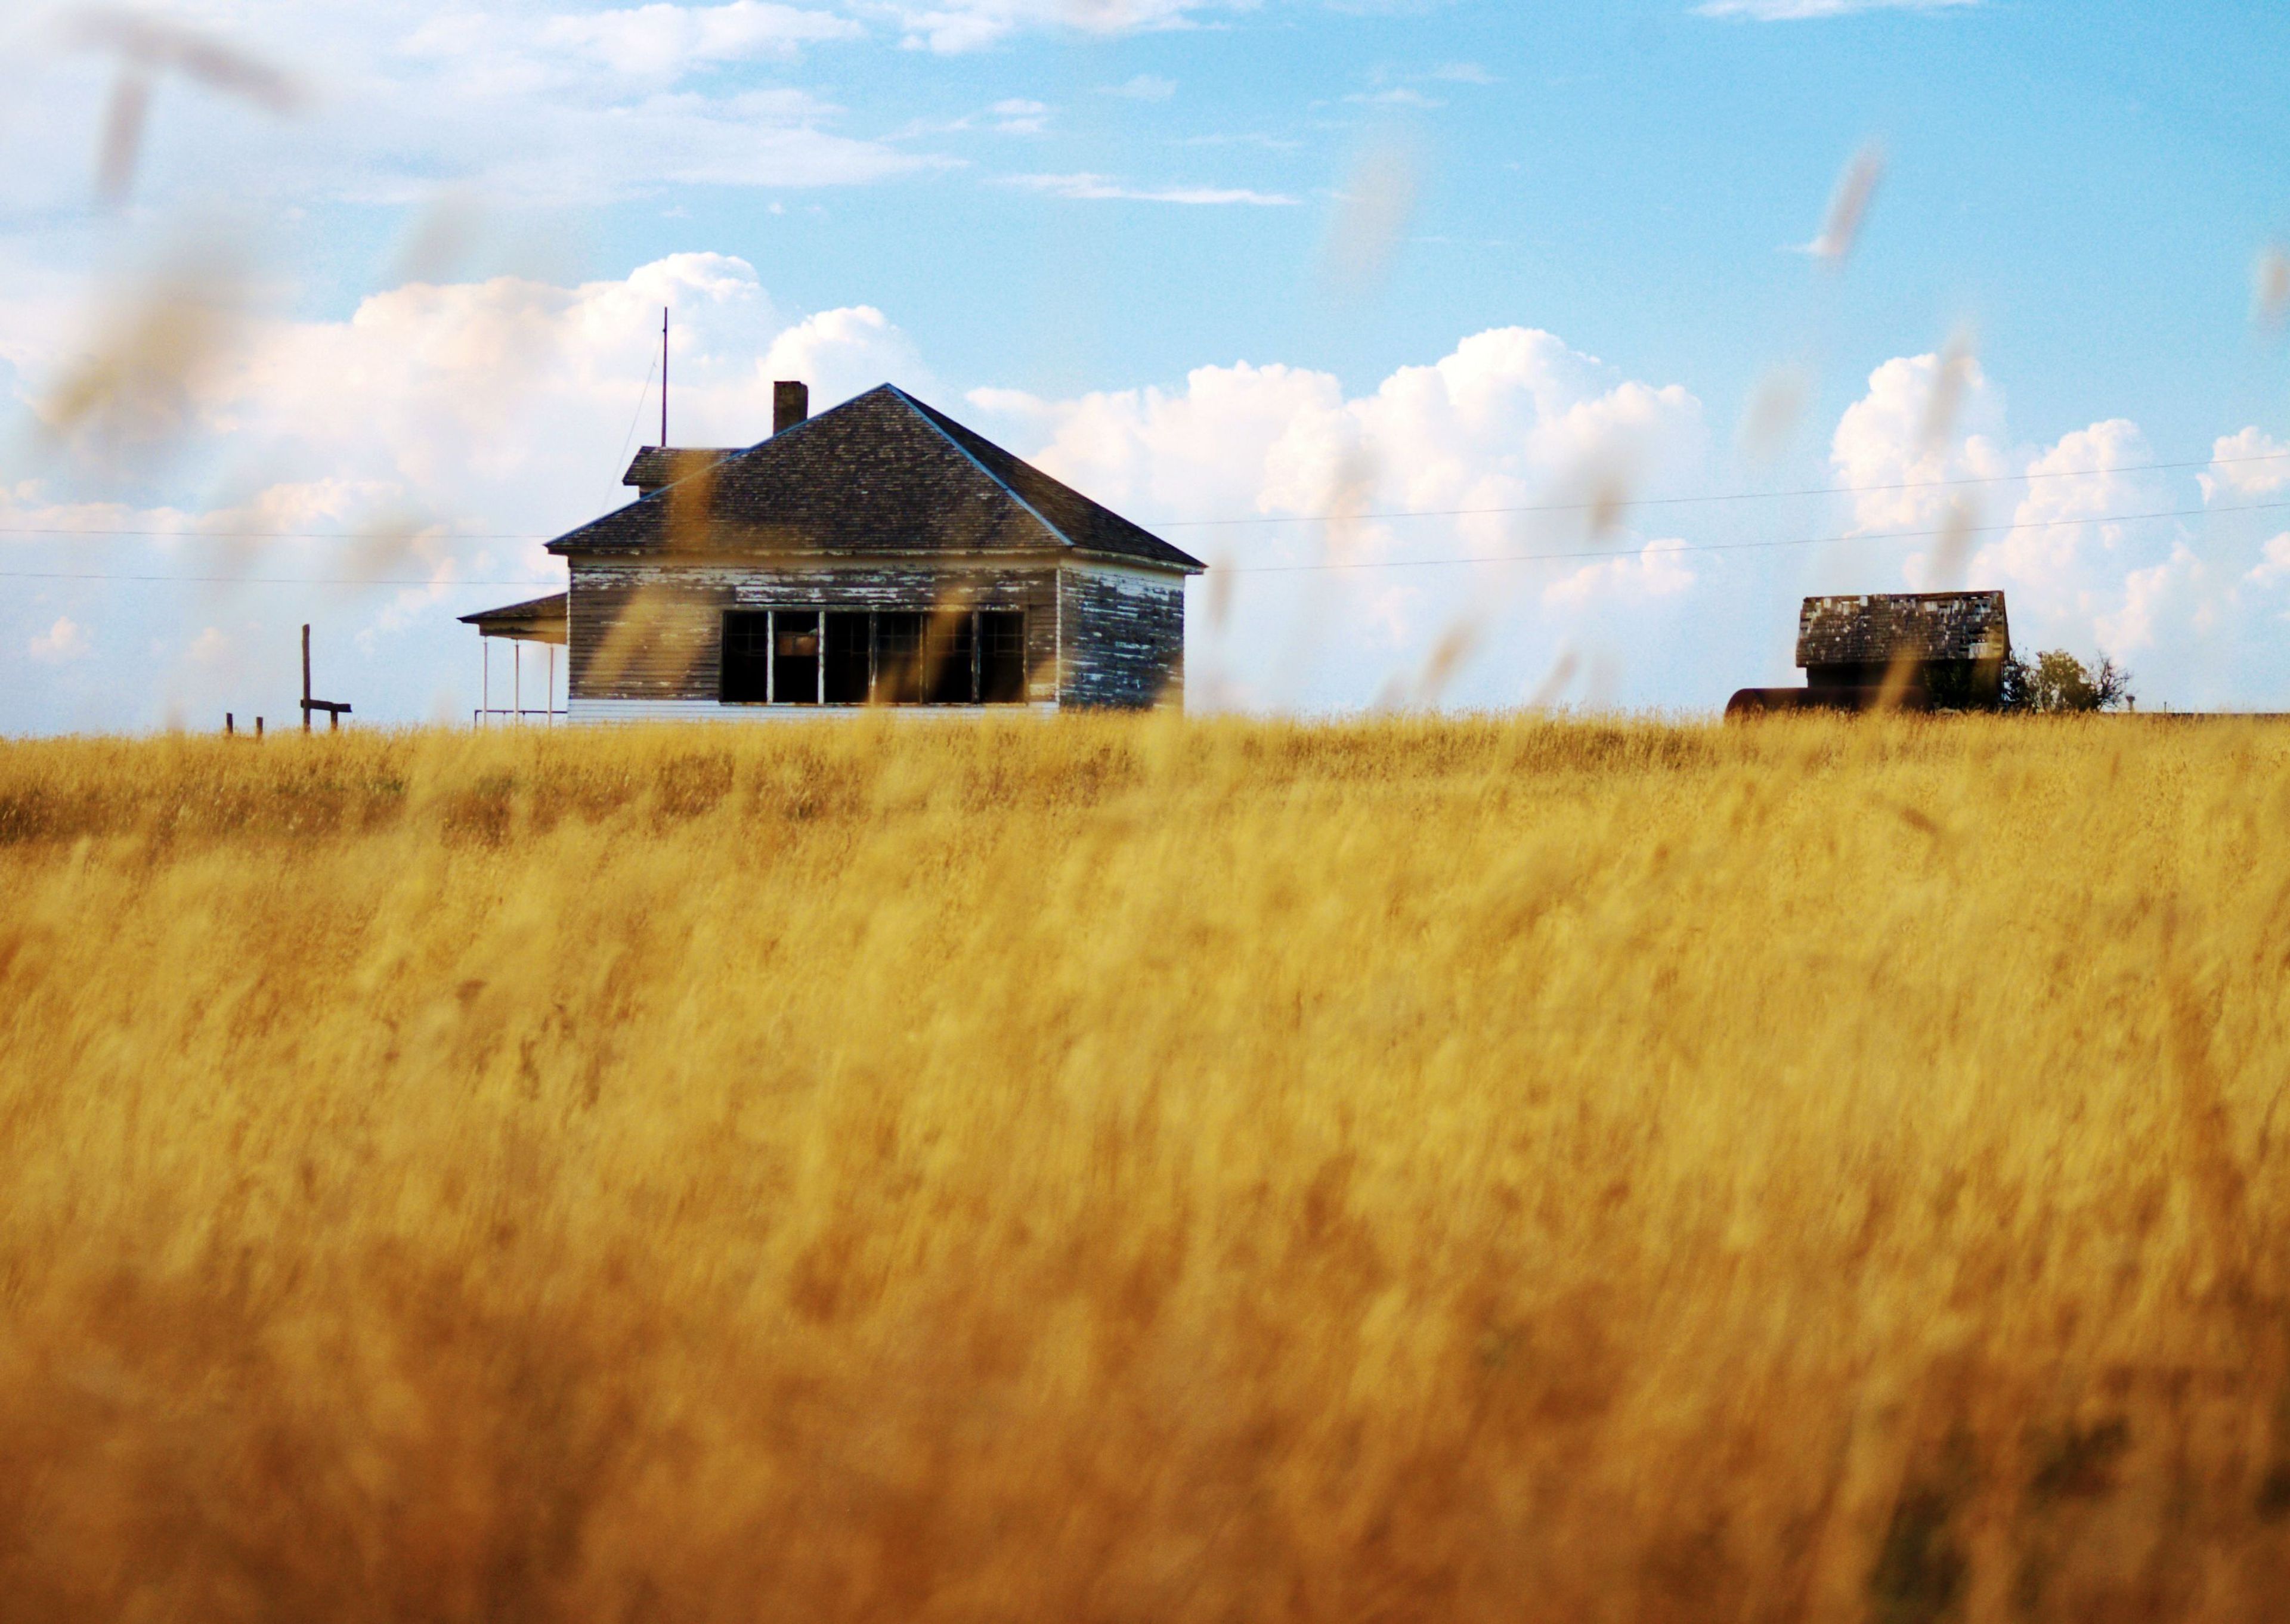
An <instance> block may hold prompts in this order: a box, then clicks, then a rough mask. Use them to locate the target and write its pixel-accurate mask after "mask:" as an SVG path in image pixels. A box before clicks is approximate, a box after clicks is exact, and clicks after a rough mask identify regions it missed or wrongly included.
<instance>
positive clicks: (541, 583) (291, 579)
mask: <svg viewBox="0 0 2290 1624" xmlns="http://www.w3.org/2000/svg"><path fill="white" fill-rule="evenodd" d="M2283 508H2290V500H2285V501H2278V502H2244V503H2238V504H2237V505H2236V506H2234V507H2231V508H2164V509H2162V510H2160V511H2158V512H2154V513H2094V514H2084V515H2078V516H2072V517H2068V518H2057V519H2038V520H2035V521H2033V522H2031V523H2028V524H2022V523H2021V522H2019V521H2017V520H2014V521H2013V522H2012V523H2010V524H1949V525H1942V526H1941V527H1940V528H1938V529H1934V530H1864V531H1849V532H1844V533H1842V534H1838V535H1829V536H1792V537H1788V538H1785V539H1783V540H1773V541H1705V542H1690V541H1686V542H1680V543H1679V544H1678V545H1677V546H1676V547H1665V548H1659V549H1655V548H1651V547H1649V548H1636V549H1633V548H1614V547H1603V548H1582V549H1580V550H1577V551H1573V552H1563V553H1486V554H1481V555H1476V556H1468V555H1467V556H1462V557H1455V558H1366V559H1361V560H1358V561H1357V562H1353V563H1330V564H1229V565H1215V566H1213V572H1214V573H1218V574H1225V575H1294V574H1301V573H1305V572H1311V571H1325V570H1421V569H1438V568H1444V567H1445V566H1448V565H1453V564H1537V563H1549V562H1565V561H1570V560H1573V559H1578V558H1638V557H1643V556H1645V555H1646V553H1647V552H1648V551H1653V552H1654V553H1655V556H1659V557H1665V558H1667V557H1671V556H1676V555H1678V554H1682V553H1739V552H1751V551H1758V550H1763V549H1769V548H1782V547H1823V546H1827V545H1830V544H1831V543H1842V542H1848V541H1921V540H1932V539H1934V538H1935V537H1940V536H1978V535H1990V534H1994V533H1995V532H1998V531H2004V532H2009V531H2014V530H2056V529H2058V528H2059V527H2060V526H2062V525H2063V524H2140V523H2142V522H2144V521H2148V520H2152V519H2186V518H2198V517H2204V516H2209V515H2214V514H2226V513H2273V512H2278V511H2279V510H2281V509H2283ZM0 580H106V581H174V582H179V583H181V584H184V585H198V584H204V583H219V584H221V585H226V586H262V587H444V588H455V587H547V586H548V585H550V584H551V583H550V582H548V581H546V580H532V579H531V578H527V579H525V580H451V581H437V580H390V579H377V578H369V577H358V576H320V575H284V576H280V575H268V576H266V575H115V574H104V573H96V572H89V573H84V574H82V573H74V572H67V571H61V570H0Z"/></svg>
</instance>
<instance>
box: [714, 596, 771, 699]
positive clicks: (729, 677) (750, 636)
mask: <svg viewBox="0 0 2290 1624" xmlns="http://www.w3.org/2000/svg"><path fill="white" fill-rule="evenodd" d="M771 659H772V618H771V616H769V615H768V614H739V613H733V614H727V615H725V617H724V678H723V683H722V685H721V686H720V687H719V688H718V689H717V693H718V694H719V696H720V697H721V698H722V700H723V701H724V703H725V704H726V705H760V704H762V703H763V702H764V701H765V700H766V699H769V698H770V697H771V690H770V689H769V688H768V687H766V686H765V684H767V683H768V682H769V681H770V680H771Z"/></svg>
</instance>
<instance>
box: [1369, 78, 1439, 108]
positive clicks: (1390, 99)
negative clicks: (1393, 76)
mask: <svg viewBox="0 0 2290 1624" xmlns="http://www.w3.org/2000/svg"><path fill="white" fill-rule="evenodd" d="M1344 100H1346V101H1348V102H1351V103H1353V104H1355V105H1357V106H1359V107H1366V108H1444V107H1445V106H1446V105H1447V104H1446V103H1445V102H1444V101H1442V100H1439V99H1438V98H1437V96H1427V95H1425V94H1424V93H1423V92H1421V91H1420V90H1417V89H1415V88H1414V87H1413V85H1408V84H1395V85H1394V86H1392V87H1391V88H1390V89H1389V90H1380V91H1361V92H1357V94H1355V95H1350V96H1347V97H1345V98H1344Z"/></svg>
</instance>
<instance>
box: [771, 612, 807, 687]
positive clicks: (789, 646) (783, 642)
mask: <svg viewBox="0 0 2290 1624" xmlns="http://www.w3.org/2000/svg"><path fill="white" fill-rule="evenodd" d="M772 699H773V702H774V703H776V704H781V705H816V704H818V703H819V614H818V612H817V611H815V610H786V609H782V610H780V611H778V612H776V613H775V614H773V617H772Z"/></svg>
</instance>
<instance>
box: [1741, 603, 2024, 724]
mask: <svg viewBox="0 0 2290 1624" xmlns="http://www.w3.org/2000/svg"><path fill="white" fill-rule="evenodd" d="M2011 656H2012V628H2011V627H2010V625H2009V624H2008V623H2007V621H2006V619H2005V614H2004V595H2003V594H2002V593H2001V592H1894V593H1870V594H1863V595H1862V596H1853V597H1809V598H1807V599H1806V600H1805V605H1804V607H1803V608H1802V609H1800V610H1799V611H1798V626H1797V663H1798V665H1799V666H1800V667H1801V668H1803V669H1804V671H1805V676H1806V685H1805V686H1804V687H1802V688H1744V689H1742V690H1741V691H1740V692H1737V693H1735V694H1734V697H1733V699H1732V700H1729V701H1728V702H1727V703H1726V715H1727V716H1743V715H1755V714H1757V713H1758V712H1762V711H1773V710H1804V709H1821V710H1870V709H1874V708H1878V706H1880V705H1881V706H1893V707H1897V708H1901V709H1903V710H1994V709H1996V708H1998V707H1999V706H2000V705H2001V704H2002V703H2003V700H2004V667H2005V662H2006V660H2009V659H2010V658H2011Z"/></svg>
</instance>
